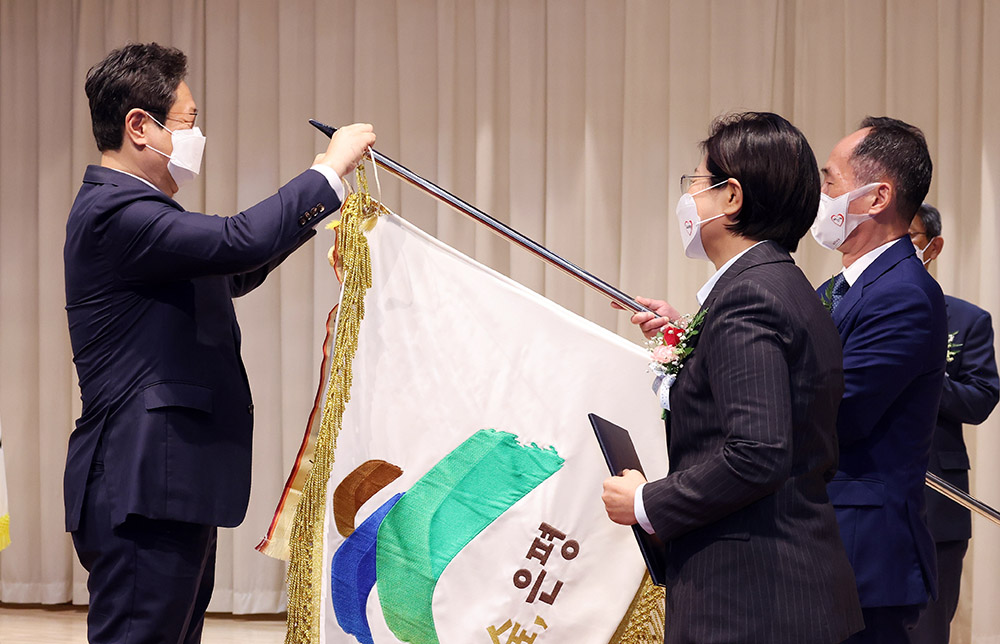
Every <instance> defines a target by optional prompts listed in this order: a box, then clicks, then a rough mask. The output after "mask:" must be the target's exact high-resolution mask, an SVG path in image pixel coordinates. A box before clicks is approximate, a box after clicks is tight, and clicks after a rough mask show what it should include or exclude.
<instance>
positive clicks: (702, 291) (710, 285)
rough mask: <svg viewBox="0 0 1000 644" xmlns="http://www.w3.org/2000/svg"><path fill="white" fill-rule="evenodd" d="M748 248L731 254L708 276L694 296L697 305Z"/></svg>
mask: <svg viewBox="0 0 1000 644" xmlns="http://www.w3.org/2000/svg"><path fill="white" fill-rule="evenodd" d="M765 241H766V240H765ZM763 243H764V242H763V241H759V242H757V243H756V244H754V245H753V246H751V247H750V248H754V247H755V246H760V245H761V244H763ZM750 248H747V249H746V250H743V251H741V252H739V253H736V254H735V255H733V256H732V257H731V258H730V259H729V261H728V262H726V263H725V264H723V265H722V266H721V267H720V268H719V270H717V271H715V275H713V276H712V277H710V278H709V280H708V281H707V282H705V285H704V286H702V287H701V289H700V290H699V291H698V294H697V295H696V296H695V297H697V298H698V304H699V305H701V304H704V303H705V300H707V299H708V296H709V294H710V293H711V292H712V289H713V288H715V283H716V282H718V281H719V278H720V277H722V276H723V274H724V273H725V272H726V271H728V270H729V267H730V266H732V265H733V264H735V263H736V260H738V259H739V258H740V257H743V256H744V255H746V253H747V251H748V250H750Z"/></svg>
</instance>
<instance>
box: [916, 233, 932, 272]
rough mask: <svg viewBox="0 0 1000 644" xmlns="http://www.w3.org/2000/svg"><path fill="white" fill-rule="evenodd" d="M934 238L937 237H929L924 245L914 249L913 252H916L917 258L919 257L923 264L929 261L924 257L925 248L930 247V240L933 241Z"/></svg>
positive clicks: (925, 264)
mask: <svg viewBox="0 0 1000 644" xmlns="http://www.w3.org/2000/svg"><path fill="white" fill-rule="evenodd" d="M935 239H937V237H931V238H930V239H928V240H927V245H926V246H924V247H923V248H917V249H915V250H914V252H916V253H917V259H919V260H920V262H921V263H922V264H923V265H924V266H927V262H929V261H931V260H929V259H924V253H925V252H927V249H928V248H930V247H931V242H932V241H934V240H935Z"/></svg>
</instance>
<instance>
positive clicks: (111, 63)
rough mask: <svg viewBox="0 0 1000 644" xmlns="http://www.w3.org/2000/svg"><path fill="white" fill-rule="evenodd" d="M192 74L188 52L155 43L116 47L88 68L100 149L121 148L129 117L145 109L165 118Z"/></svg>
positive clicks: (160, 119) (88, 84) (92, 121)
mask: <svg viewBox="0 0 1000 644" xmlns="http://www.w3.org/2000/svg"><path fill="white" fill-rule="evenodd" d="M186 75H187V56H185V55H184V53H183V52H182V51H180V50H179V49H174V48H173V47H163V46H161V45H158V44H156V43H155V42H154V43H149V44H133V43H130V44H128V45H125V46H124V47H121V48H119V49H115V50H114V51H112V52H111V53H110V54H108V55H107V56H105V58H104V60H102V61H101V62H99V63H97V64H96V65H94V66H93V67H91V68H90V71H88V72H87V82H86V84H85V85H84V88H85V89H86V92H87V98H88V99H89V100H90V121H91V124H92V125H93V128H94V139H95V140H96V141H97V149H98V150H100V151H101V152H104V151H105V150H120V149H121V147H122V142H123V139H122V137H123V135H124V134H123V132H124V129H125V115H126V114H128V112H129V110H131V109H133V108H136V107H138V108H141V109H144V110H146V111H147V112H149V113H150V114H152V115H153V116H154V117H156V118H157V119H158V120H159V121H160V123H163V122H164V119H165V118H166V115H167V111H168V110H170V106H171V105H173V104H174V101H175V100H177V87H178V86H179V85H180V84H181V81H183V80H184V77H185V76H186Z"/></svg>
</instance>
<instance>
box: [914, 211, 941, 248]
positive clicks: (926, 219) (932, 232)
mask: <svg viewBox="0 0 1000 644" xmlns="http://www.w3.org/2000/svg"><path fill="white" fill-rule="evenodd" d="M917 216H918V217H920V222H921V223H922V224H923V225H924V232H925V233H926V234H927V239H933V238H935V237H937V236H939V235H940V234H941V213H940V212H938V209H937V208H935V207H934V206H932V205H930V204H929V203H922V204H920V207H919V208H917Z"/></svg>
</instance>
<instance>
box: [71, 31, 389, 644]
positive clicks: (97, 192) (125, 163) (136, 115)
mask: <svg viewBox="0 0 1000 644" xmlns="http://www.w3.org/2000/svg"><path fill="white" fill-rule="evenodd" d="M186 71H187V60H186V57H185V56H184V54H183V53H181V52H180V51H178V50H176V49H172V48H166V47H161V46H159V45H157V44H155V43H153V44H148V45H127V46H125V47H122V48H121V49H117V50H115V51H113V52H111V53H110V54H108V56H107V57H106V58H105V59H104V60H103V61H101V62H100V63H98V64H97V65H95V66H94V67H93V68H91V70H90V71H89V72H88V74H87V81H86V92H87V97H88V98H89V100H90V111H91V120H92V123H93V130H94V137H95V139H96V141H97V147H98V149H99V150H100V151H101V153H102V155H101V164H100V165H99V166H89V167H88V168H87V170H86V173H85V174H84V178H83V186H82V187H81V188H80V191H79V193H78V194H77V197H76V201H75V202H74V204H73V208H72V210H71V211H70V214H69V219H68V221H67V225H66V246H65V249H64V260H65V270H66V311H67V315H68V318H69V330H70V340H71V342H72V346H73V360H74V362H75V363H76V368H77V374H78V375H79V380H80V391H81V398H82V400H83V411H82V415H81V417H80V419H79V420H78V421H77V423H76V429H75V430H74V431H73V433H72V435H71V436H70V439H69V450H68V454H67V459H66V472H65V479H64V489H65V503H66V527H67V530H69V531H70V532H72V535H73V543H74V545H75V547H76V551H77V554H78V555H79V558H80V562H81V563H82V564H83V566H84V567H85V568H86V569H87V570H88V572H89V573H90V576H89V578H88V582H87V587H88V590H89V591H90V610H89V612H88V616H87V622H88V638H89V640H90V641H91V642H102V643H104V642H170V643H171V644H173V643H180V642H184V643H193V642H199V641H200V640H201V630H202V624H203V619H204V613H205V608H206V607H207V606H208V602H209V599H210V598H211V594H212V587H213V583H214V575H215V547H216V529H217V527H218V526H236V525H238V524H239V523H241V522H242V521H243V517H244V514H245V513H246V509H247V502H248V500H249V495H250V451H251V444H252V440H251V435H252V428H253V403H252V401H251V397H250V386H249V383H248V381H247V376H246V370H245V369H244V367H243V362H242V360H241V358H240V330H239V326H238V324H237V322H236V316H235V312H234V310H233V303H232V298H234V297H238V296H240V295H244V294H245V293H248V292H249V291H251V290H252V289H254V288H256V287H257V286H259V285H260V284H261V283H262V282H263V281H264V278H265V277H266V276H267V274H268V272H269V271H271V270H272V269H273V268H275V267H276V266H277V265H278V264H279V263H280V262H281V261H282V260H283V259H284V258H285V257H286V256H287V255H288V254H289V253H291V252H292V251H293V250H295V249H296V248H298V247H299V246H300V245H302V244H303V243H304V242H305V241H306V240H307V239H309V238H310V237H311V236H312V235H314V234H315V232H314V231H313V228H314V227H315V225H316V224H317V223H318V222H319V221H320V220H322V219H323V218H324V217H325V216H326V215H329V214H331V213H333V212H335V211H336V210H337V209H339V208H340V204H341V201H342V195H343V188H342V185H341V180H340V177H342V176H344V175H345V174H347V173H349V172H351V171H352V170H353V169H354V167H355V166H356V165H357V163H358V161H359V160H360V158H361V155H362V154H363V152H364V150H365V149H366V148H367V147H368V146H370V145H371V144H372V143H374V141H375V135H374V133H373V132H372V128H371V126H370V125H363V124H357V125H353V126H348V127H346V128H342V129H341V130H340V131H339V132H338V134H337V136H335V138H334V139H332V140H331V141H330V145H329V147H328V148H327V151H326V153H325V154H323V155H320V156H319V157H317V158H316V160H315V163H314V165H313V166H312V167H311V168H310V169H308V170H306V171H305V172H303V173H302V174H300V175H299V176H297V177H295V178H294V179H292V180H291V181H290V182H288V183H287V184H286V185H285V186H283V187H282V188H281V189H279V190H278V193H277V194H276V195H274V196H272V197H269V198H268V199H265V200H264V201H262V202H261V203H259V204H257V205H256V206H253V207H251V208H248V209H247V210H245V211H243V212H241V213H239V214H237V215H235V216H233V217H218V216H209V215H203V214H199V213H194V212H186V211H185V210H184V209H183V208H182V207H181V206H180V204H178V203H177V202H176V201H174V200H173V198H172V197H173V196H174V194H176V192H177V190H178V189H179V187H180V186H181V185H182V184H183V183H185V182H187V181H189V180H191V179H193V178H194V176H195V175H196V174H197V173H198V172H199V170H200V166H201V151H202V149H203V147H204V137H203V136H202V135H201V132H200V130H199V129H198V128H197V127H195V119H196V117H197V114H198V112H197V107H196V105H195V102H194V99H193V97H192V96H191V91H190V90H189V89H188V86H187V84H186V83H185V82H184V76H185V75H186Z"/></svg>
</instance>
